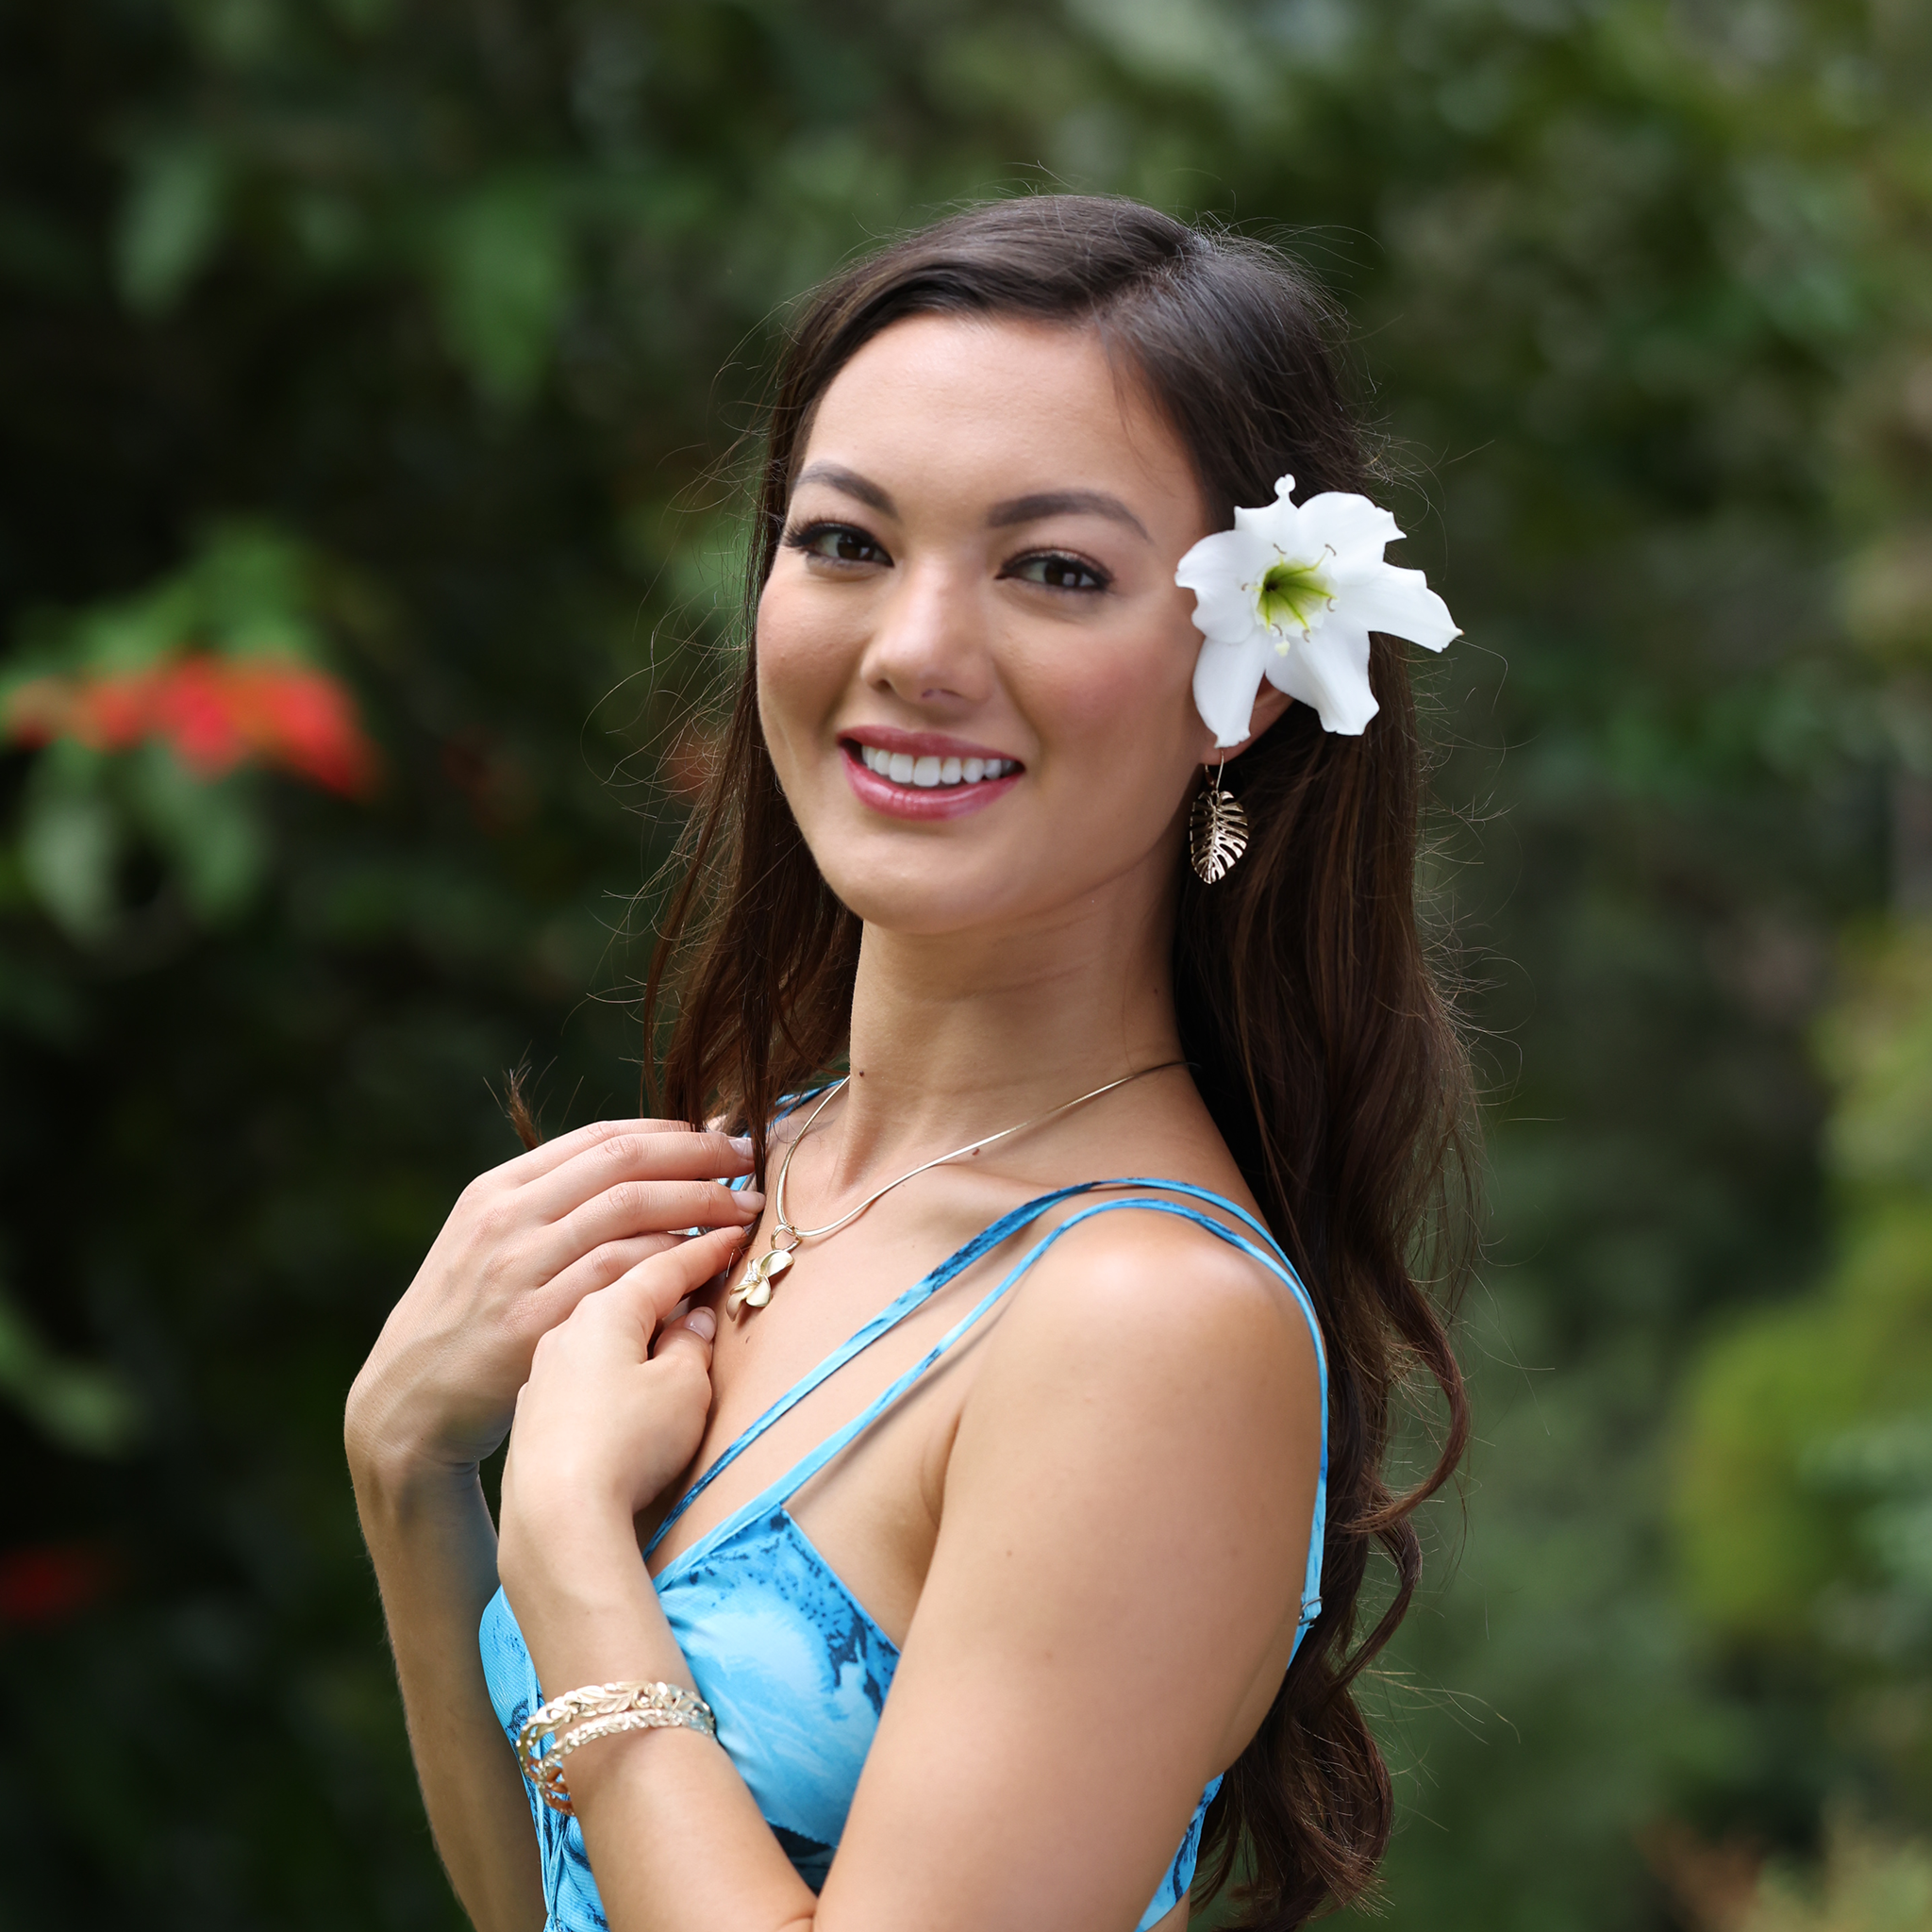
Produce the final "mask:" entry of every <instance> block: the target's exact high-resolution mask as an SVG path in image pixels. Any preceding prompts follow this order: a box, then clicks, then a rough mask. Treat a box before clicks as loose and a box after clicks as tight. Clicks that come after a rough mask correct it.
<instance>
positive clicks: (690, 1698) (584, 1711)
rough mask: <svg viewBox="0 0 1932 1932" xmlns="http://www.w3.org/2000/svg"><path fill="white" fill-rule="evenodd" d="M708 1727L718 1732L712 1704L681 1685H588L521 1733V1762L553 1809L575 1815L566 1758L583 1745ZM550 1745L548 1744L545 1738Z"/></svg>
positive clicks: (534, 1717)
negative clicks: (635, 1734)
mask: <svg viewBox="0 0 1932 1932" xmlns="http://www.w3.org/2000/svg"><path fill="white" fill-rule="evenodd" d="M661 1730H688V1731H702V1732H703V1733H704V1734H705V1736H706V1737H708V1738H715V1737H716V1736H717V1735H718V1720H717V1719H716V1718H715V1717H713V1716H712V1715H711V1707H710V1706H709V1705H708V1704H707V1703H706V1702H705V1700H704V1699H703V1698H702V1697H700V1696H699V1695H698V1694H697V1692H696V1691H687V1690H686V1689H685V1688H684V1687H683V1685H681V1684H586V1685H585V1686H584V1687H583V1689H582V1690H580V1691H566V1692H565V1693H564V1695H563V1696H561V1697H558V1698H553V1699H552V1700H551V1702H550V1703H548V1704H546V1705H544V1706H543V1707H541V1709H539V1710H537V1711H534V1712H533V1713H532V1714H531V1716H530V1720H529V1722H528V1723H527V1724H525V1726H524V1727H523V1729H522V1730H521V1731H519V1732H518V1733H517V1766H518V1769H519V1770H521V1771H522V1773H523V1774H524V1775H525V1777H526V1778H528V1779H529V1781H530V1782H531V1783H532V1784H533V1785H535V1786H536V1788H537V1792H538V1795H539V1796H540V1797H541V1799H542V1800H543V1802H544V1803H545V1804H546V1805H548V1806H549V1807H550V1808H551V1809H552V1810H553V1811H561V1812H563V1813H565V1814H566V1815H567V1816H575V1809H576V1807H575V1806H574V1805H572V1803H571V1801H570V1790H569V1789H568V1787H567V1786H566V1785H565V1784H564V1782H563V1760H564V1759H565V1758H566V1757H569V1756H570V1754H571V1753H572V1752H573V1751H575V1749H576V1748H577V1746H578V1745H579V1744H591V1743H594V1742H595V1741H596V1740H598V1739H599V1738H611V1737H615V1736H616V1735H617V1733H618V1732H619V1731H661ZM546 1739H547V1740H549V1748H548V1749H547V1750H545V1749H544V1748H543V1745H544V1740H546Z"/></svg>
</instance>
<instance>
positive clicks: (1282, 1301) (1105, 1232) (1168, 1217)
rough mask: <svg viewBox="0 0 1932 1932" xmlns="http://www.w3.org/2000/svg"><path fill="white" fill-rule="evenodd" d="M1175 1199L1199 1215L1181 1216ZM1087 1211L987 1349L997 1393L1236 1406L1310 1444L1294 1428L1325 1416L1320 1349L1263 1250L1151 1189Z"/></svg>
mask: <svg viewBox="0 0 1932 1932" xmlns="http://www.w3.org/2000/svg"><path fill="white" fill-rule="evenodd" d="M1177 1198H1178V1201H1179V1204H1180V1205H1183V1206H1189V1207H1194V1208H1197V1209H1200V1210H1201V1211H1200V1212H1199V1213H1198V1214H1197V1215H1195V1216H1189V1215H1184V1214H1178V1213H1175V1212H1174V1211H1172V1209H1173V1208H1174V1206H1175V1205H1176V1201H1177ZM1092 1205H1094V1206H1096V1207H1100V1208H1103V1210H1104V1211H1101V1212H1098V1213H1090V1214H1087V1215H1085V1216H1084V1218H1078V1219H1077V1224H1074V1222H1075V1220H1076V1216H1078V1212H1079V1210H1078V1209H1076V1210H1075V1214H1074V1215H1070V1216H1069V1217H1068V1224H1066V1225H1065V1226H1064V1231H1063V1232H1062V1233H1061V1234H1060V1235H1059V1236H1058V1238H1057V1239H1056V1240H1055V1241H1053V1244H1052V1245H1051V1246H1050V1247H1049V1248H1048V1249H1047V1250H1046V1251H1045V1252H1044V1253H1043V1254H1042V1255H1041V1257H1040V1259H1039V1260H1038V1261H1037V1262H1036V1263H1035V1264H1034V1267H1033V1268H1032V1269H1031V1270H1030V1271H1029V1274H1028V1276H1027V1279H1026V1283H1025V1289H1024V1293H1022V1294H1020V1295H1019V1296H1017V1297H1016V1298H1015V1302H1014V1306H1013V1307H1012V1308H1011V1309H1010V1311H1009V1312H1008V1315H1007V1317H1006V1318H1005V1319H1004V1320H1003V1321H1002V1322H1001V1323H1000V1324H999V1329H998V1331H997V1332H996V1334H995V1335H994V1336H993V1337H991V1338H990V1339H991V1352H990V1356H989V1359H988V1362H987V1371H988V1372H989V1373H990V1374H991V1377H992V1380H991V1383H990V1385H989V1392H990V1393H993V1392H996V1391H998V1390H999V1389H1000V1387H1001V1385H1002V1383H1003V1382H1004V1381H1005V1380H1006V1379H1007V1378H1008V1376H1013V1377H1016V1378H1020V1379H1029V1380H1030V1379H1031V1378H1032V1377H1033V1376H1035V1375H1036V1374H1041V1373H1043V1374H1046V1375H1047V1376H1049V1377H1050V1378H1052V1379H1054V1380H1056V1381H1057V1382H1058V1384H1059V1385H1060V1386H1062V1387H1063V1388H1067V1389H1070V1390H1071V1389H1074V1388H1076V1387H1077V1389H1078V1390H1079V1391H1081V1392H1082V1393H1083V1394H1084V1395H1086V1396H1089V1397H1091V1399H1093V1400H1096V1401H1100V1402H1104V1403H1106V1404H1108V1406H1114V1405H1120V1406H1123V1407H1126V1408H1128V1409H1138V1410H1139V1411H1140V1412H1141V1413H1142V1414H1150V1413H1151V1412H1152V1411H1153V1410H1155V1409H1158V1410H1160V1411H1163V1412H1168V1411H1172V1412H1173V1413H1174V1419H1175V1420H1180V1419H1181V1415H1182V1413H1183V1412H1185V1411H1186V1410H1188V1409H1190V1408H1191V1407H1196V1406H1198V1405H1204V1404H1205V1405H1216V1406H1220V1407H1226V1406H1228V1405H1230V1404H1231V1405H1233V1406H1234V1407H1236V1408H1237V1409H1241V1410H1245V1411H1246V1412H1248V1413H1249V1414H1251V1415H1252V1416H1253V1417H1254V1418H1255V1420H1256V1423H1257V1427H1259V1428H1260V1429H1261V1430H1262V1432H1263V1433H1265V1434H1269V1435H1274V1434H1276V1433H1278V1431H1279V1429H1280V1427H1281V1426H1282V1424H1283V1423H1284V1420H1287V1423H1288V1426H1289V1427H1290V1429H1291V1432H1292V1433H1294V1434H1296V1435H1300V1434H1301V1433H1303V1431H1302V1430H1301V1428H1300V1427H1299V1425H1298V1424H1297V1423H1296V1422H1295V1421H1294V1420H1293V1419H1294V1418H1297V1417H1307V1418H1310V1419H1313V1418H1318V1417H1319V1415H1320V1405H1321V1384H1320V1371H1319V1365H1318V1357H1317V1341H1316V1338H1315V1336H1314V1333H1313V1330H1312V1328H1311V1326H1310V1324H1309V1318H1308V1316H1307V1313H1306V1312H1305V1311H1304V1308H1303V1306H1302V1303H1301V1300H1300V1298H1299V1297H1298V1296H1297V1295H1296V1294H1295V1293H1294V1291H1293V1290H1292V1289H1291V1287H1290V1285H1289V1283H1288V1281H1286V1280H1285V1279H1284V1278H1283V1276H1282V1274H1280V1273H1278V1272H1276V1267H1275V1266H1271V1265H1270V1259H1275V1260H1277V1261H1278V1257H1270V1258H1263V1256H1264V1253H1265V1252H1266V1251H1265V1250H1264V1248H1263V1245H1262V1242H1261V1239H1260V1237H1259V1236H1258V1235H1257V1234H1256V1233H1255V1232H1254V1231H1253V1230H1251V1229H1248V1228H1246V1227H1244V1226H1242V1225H1241V1224H1240V1223H1239V1221H1238V1220H1237V1218H1236V1217H1235V1216H1234V1215H1232V1214H1227V1213H1222V1214H1215V1213H1213V1212H1212V1211H1211V1210H1208V1209H1205V1208H1203V1206H1202V1204H1199V1203H1194V1202H1190V1201H1188V1200H1187V1199H1186V1197H1185V1196H1181V1197H1176V1196H1175V1195H1174V1193H1172V1192H1166V1193H1163V1192H1161V1191H1158V1190H1156V1189H1153V1188H1147V1189H1135V1190H1133V1191H1131V1192H1130V1193H1129V1192H1123V1193H1122V1194H1120V1195H1117V1196H1113V1197H1111V1198H1110V1199H1109V1198H1105V1197H1104V1198H1103V1200H1102V1201H1099V1202H1096V1203H1094V1204H1092ZM1208 1221H1211V1222H1212V1223H1213V1224H1214V1225H1213V1226H1209V1225H1205V1224H1204V1222H1208ZM1217 1228H1219V1229H1222V1230H1224V1231H1225V1233H1226V1234H1233V1235H1235V1236H1237V1237H1238V1238H1239V1244H1237V1242H1236V1241H1229V1240H1228V1239H1226V1238H1225V1235H1224V1233H1223V1232H1217V1231H1216V1229H1217ZM1150 1405H1151V1406H1152V1407H1151V1408H1150Z"/></svg>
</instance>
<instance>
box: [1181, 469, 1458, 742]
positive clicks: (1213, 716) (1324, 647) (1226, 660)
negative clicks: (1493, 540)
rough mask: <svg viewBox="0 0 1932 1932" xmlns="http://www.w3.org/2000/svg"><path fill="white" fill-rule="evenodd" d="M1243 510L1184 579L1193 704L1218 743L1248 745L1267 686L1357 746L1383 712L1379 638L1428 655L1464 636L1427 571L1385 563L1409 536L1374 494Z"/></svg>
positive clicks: (1286, 489) (1199, 552) (1290, 483)
mask: <svg viewBox="0 0 1932 1932" xmlns="http://www.w3.org/2000/svg"><path fill="white" fill-rule="evenodd" d="M1293 489H1294V478H1293V477H1292V476H1284V477H1282V478H1281V480H1280V481H1279V482H1278V483H1276V484H1275V486H1274V502H1273V503H1270V504H1263V505H1262V506H1261V507H1260V508H1257V509H1237V510H1236V511H1235V513H1234V528H1233V529H1231V530H1217V531H1216V532H1215V534H1214V535H1213V536H1211V537H1203V538H1202V539H1201V541H1199V542H1198V543H1196V544H1195V545H1194V547H1193V548H1192V549H1191V550H1190V551H1189V552H1188V554H1187V555H1186V556H1185V557H1184V558H1181V560H1180V565H1179V567H1178V568H1177V569H1176V570H1175V572H1174V582H1175V583H1176V584H1178V585H1179V586H1180V587H1181V589H1182V590H1184V591H1193V593H1194V627H1195V628H1196V629H1197V630H1199V631H1200V632H1201V634H1202V636H1203V637H1204V639H1205V640H1206V641H1205V642H1204V643H1203V644H1202V646H1201V655H1200V657H1199V658H1197V659H1196V660H1195V664H1194V703H1195V704H1196V706H1198V707H1199V708H1200V712H1201V716H1202V717H1203V718H1204V719H1206V720H1207V722H1208V728H1209V729H1210V730H1212V732H1213V733H1214V741H1215V743H1216V744H1217V745H1223V746H1224V745H1230V744H1239V743H1240V742H1241V740H1242V739H1244V738H1245V737H1247V735H1248V720H1249V717H1250V716H1251V714H1252V713H1253V711H1254V708H1255V699H1256V697H1257V695H1258V694H1259V692H1260V690H1261V680H1262V678H1263V677H1266V678H1267V680H1268V681H1269V683H1271V684H1272V685H1274V688H1275V689H1276V690H1277V691H1286V692H1287V693H1288V694H1289V696H1290V697H1291V698H1300V699H1301V701H1302V702H1303V703H1304V704H1307V705H1312V706H1314V708H1315V710H1316V712H1317V714H1318V715H1319V716H1320V718H1321V720H1322V728H1323V729H1324V731H1339V732H1341V733H1343V734H1344V735H1345V736H1347V737H1350V738H1354V737H1357V736H1358V735H1359V734H1360V732H1361V729H1362V727H1363V726H1364V725H1365V724H1368V722H1369V720H1370V719H1371V718H1373V717H1374V715H1375V713H1376V711H1377V710H1378V709H1379V708H1380V707H1379V706H1378V705H1377V704H1376V703H1375V699H1374V693H1373V692H1371V691H1370V690H1369V633H1370V632H1371V631H1372V630H1379V631H1387V632H1388V633H1389V634H1390V635H1391V637H1398V638H1407V639H1408V641H1410V642H1411V643H1416V644H1420V645H1422V647H1423V648H1424V650H1425V651H1440V650H1441V648H1442V647H1443V646H1444V645H1445V644H1446V643H1448V641H1450V639H1452V638H1458V637H1460V636H1461V635H1462V633H1461V632H1460V631H1459V630H1457V627H1456V625H1454V624H1453V623H1452V622H1451V621H1450V617H1449V607H1448V606H1447V605H1446V604H1444V603H1443V602H1442V600H1441V598H1440V597H1439V596H1437V594H1436V593H1435V591H1432V590H1430V589H1429V587H1428V583H1427V581H1426V580H1425V579H1424V576H1423V574H1422V572H1421V571H1419V570H1400V569H1398V568H1397V567H1396V566H1395V565H1394V564H1392V563H1384V562H1383V560H1382V551H1383V548H1384V546H1385V545H1387V544H1390V543H1392V542H1394V541H1395V540H1396V539H1397V538H1398V537H1400V536H1401V535H1402V532H1401V530H1400V529H1398V528H1397V527H1396V524H1395V519H1394V518H1393V517H1392V516H1391V515H1390V514H1389V512H1388V511H1387V510H1386V509H1382V508H1378V507H1377V506H1376V505H1374V504H1373V503H1371V502H1370V501H1369V499H1368V498H1367V497H1366V496H1356V495H1352V494H1350V493H1348V492H1345V491H1337V490H1329V491H1323V492H1322V494H1321V495H1319V496H1311V497H1309V498H1308V500H1307V502H1306V503H1303V504H1296V503H1294V502H1292V501H1291V491H1293Z"/></svg>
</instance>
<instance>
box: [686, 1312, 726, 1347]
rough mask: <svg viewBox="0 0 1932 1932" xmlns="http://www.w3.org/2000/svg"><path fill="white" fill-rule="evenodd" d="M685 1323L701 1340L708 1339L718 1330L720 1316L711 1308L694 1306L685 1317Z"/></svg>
mask: <svg viewBox="0 0 1932 1932" xmlns="http://www.w3.org/2000/svg"><path fill="white" fill-rule="evenodd" d="M684 1325H685V1326H686V1327H687V1328H689V1329H690V1330H691V1333H692V1334H693V1335H695V1336H696V1337H697V1338H698V1340H699V1341H710V1339H711V1337H712V1336H714V1335H715V1334H717V1332H718V1318H717V1316H716V1315H714V1314H712V1312H711V1311H710V1309H709V1308H693V1309H692V1310H691V1313H690V1314H688V1315H687V1316H686V1317H685V1318H684Z"/></svg>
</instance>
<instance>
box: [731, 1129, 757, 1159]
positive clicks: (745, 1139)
mask: <svg viewBox="0 0 1932 1932" xmlns="http://www.w3.org/2000/svg"><path fill="white" fill-rule="evenodd" d="M731 1144H732V1146H733V1147H735V1148H736V1149H737V1150H738V1152H739V1153H740V1154H741V1155H742V1156H743V1157H744V1158H745V1159H747V1160H749V1159H750V1158H751V1153H752V1148H751V1136H750V1135H749V1134H733V1135H732V1137H731Z"/></svg>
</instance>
